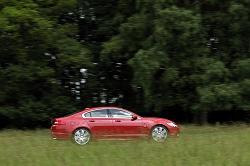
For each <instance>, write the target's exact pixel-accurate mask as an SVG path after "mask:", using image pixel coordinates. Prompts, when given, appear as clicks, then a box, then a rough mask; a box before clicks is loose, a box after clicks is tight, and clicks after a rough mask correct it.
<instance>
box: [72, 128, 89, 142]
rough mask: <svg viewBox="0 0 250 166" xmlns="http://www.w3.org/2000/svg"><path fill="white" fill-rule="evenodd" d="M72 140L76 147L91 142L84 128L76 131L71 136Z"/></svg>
mask: <svg viewBox="0 0 250 166" xmlns="http://www.w3.org/2000/svg"><path fill="white" fill-rule="evenodd" d="M72 139H73V141H74V142H75V143H76V144H78V145H85V144H87V143H89V141H90V140H91V132H90V131H89V130H88V129H86V128H79V129H76V130H75V131H74V133H73V135H72Z"/></svg>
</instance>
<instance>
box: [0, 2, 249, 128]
mask: <svg viewBox="0 0 250 166" xmlns="http://www.w3.org/2000/svg"><path fill="white" fill-rule="evenodd" d="M249 8H250V1H249V0H227V1H220V0H171V1H169V0H168V1H167V0H155V1H152V0H143V1H142V0H105V1H101V0H91V1H88V0H67V1H65V0H47V1H44V0H21V1H16V0H1V1H0V128H6V127H16V128H24V127H27V128H33V127H48V126H50V118H52V117H59V116H63V115H67V114H71V113H74V112H77V111H81V110H82V109H84V108H85V107H94V106H109V105H112V106H119V107H123V108H125V109H128V110H130V111H133V112H135V113H138V114H139V115H141V116H160V117H165V118H169V119H171V120H174V121H176V122H178V123H194V124H200V125H203V124H215V123H217V124H218V123H233V122H236V121H241V122H249V118H250V10H249Z"/></svg>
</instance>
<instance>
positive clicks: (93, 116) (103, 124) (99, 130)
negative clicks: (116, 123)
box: [84, 109, 113, 139]
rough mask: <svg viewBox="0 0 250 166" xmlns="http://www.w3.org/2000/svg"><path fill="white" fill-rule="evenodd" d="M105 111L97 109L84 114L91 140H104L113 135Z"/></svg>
mask: <svg viewBox="0 0 250 166" xmlns="http://www.w3.org/2000/svg"><path fill="white" fill-rule="evenodd" d="M107 111H108V110H107V109H98V110H93V111H89V112H87V113H85V114H84V117H85V120H86V122H87V123H88V125H89V128H90V131H91V133H92V136H93V138H95V139H104V138H109V137H112V135H113V121H112V118H111V117H110V116H109V115H108V112H107Z"/></svg>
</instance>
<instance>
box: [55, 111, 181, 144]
mask: <svg viewBox="0 0 250 166" xmlns="http://www.w3.org/2000/svg"><path fill="white" fill-rule="evenodd" d="M51 122H52V126H51V136H52V138H53V139H72V140H73V141H74V142H75V143H77V144H79V145H85V144H87V143H88V142H89V141H90V140H131V139H139V138H147V139H152V140H154V141H156V142H163V141H165V140H166V139H167V138H168V137H179V132H180V130H179V127H178V125H177V124H176V123H175V122H173V121H171V120H168V119H163V118H155V117H141V116H139V115H137V114H135V113H133V112H130V111H128V110H126V109H123V108H119V107H95V108H86V109H84V110H83V111H81V112H78V113H75V114H73V115H69V116H65V117H60V118H53V119H51Z"/></svg>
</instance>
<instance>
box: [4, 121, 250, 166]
mask: <svg viewBox="0 0 250 166" xmlns="http://www.w3.org/2000/svg"><path fill="white" fill-rule="evenodd" d="M180 129H181V136H180V138H177V139H175V138H171V139H168V140H167V141H166V142H163V143H155V142H152V141H145V140H142V141H97V142H91V143H90V144H88V145H85V146H78V145H75V144H73V143H71V142H70V141H59V140H52V139H51V138H50V135H49V130H36V131H20V130H3V131H1V132H0V165H1V166H71V165H72V166H85V165H86V166H87V165H88V166H134V165H136V166H151V165H152V166H165V165H166V166H247V165H250V162H249V160H250V128H249V127H248V126H247V125H237V126H236V125H235V126H226V127H219V126H218V127H211V126H205V127H199V126H180Z"/></svg>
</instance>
